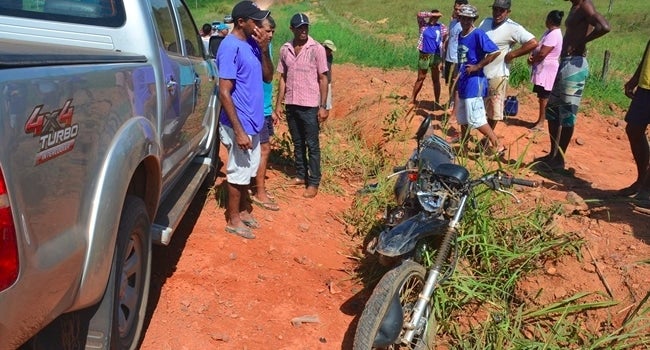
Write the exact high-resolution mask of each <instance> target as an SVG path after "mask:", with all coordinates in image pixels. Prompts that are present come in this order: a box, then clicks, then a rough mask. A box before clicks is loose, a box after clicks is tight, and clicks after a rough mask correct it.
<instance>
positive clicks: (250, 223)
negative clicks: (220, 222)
mask: <svg viewBox="0 0 650 350" xmlns="http://www.w3.org/2000/svg"><path fill="white" fill-rule="evenodd" d="M241 222H243V223H244V225H246V226H248V227H250V228H260V227H262V226H261V225H260V223H259V222H257V220H255V218H250V219H241Z"/></svg>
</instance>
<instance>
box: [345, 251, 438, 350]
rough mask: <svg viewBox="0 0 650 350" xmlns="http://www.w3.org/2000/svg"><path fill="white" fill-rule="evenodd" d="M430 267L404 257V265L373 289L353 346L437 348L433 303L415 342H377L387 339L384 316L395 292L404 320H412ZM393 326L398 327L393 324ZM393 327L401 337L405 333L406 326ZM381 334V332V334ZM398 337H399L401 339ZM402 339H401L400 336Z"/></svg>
mask: <svg viewBox="0 0 650 350" xmlns="http://www.w3.org/2000/svg"><path fill="white" fill-rule="evenodd" d="M425 274H426V270H425V269H424V267H423V266H422V265H420V264H416V263H414V262H411V261H404V262H402V264H401V265H399V266H397V267H395V268H394V269H392V270H390V271H388V272H387V273H386V274H385V275H384V277H382V278H381V280H380V281H379V283H377V286H376V287H375V289H374V290H373V292H372V295H371V296H370V298H369V299H368V301H367V302H366V306H365V307H364V309H363V312H362V313H361V317H359V322H358V324H357V330H356V332H355V335H354V342H353V345H352V349H353V350H371V349H415V350H423V349H429V348H431V349H433V348H435V346H434V345H433V343H434V331H433V328H435V327H433V324H432V322H431V320H430V316H431V304H429V305H428V306H427V310H426V312H425V315H424V318H425V319H426V320H427V321H426V322H425V325H424V326H423V327H422V328H421V329H419V330H418V331H417V332H416V335H415V338H414V339H413V343H411V344H388V345H386V344H382V345H380V346H376V345H375V343H376V342H377V341H379V340H380V339H382V340H383V339H385V338H384V337H383V336H382V335H379V334H380V332H383V330H385V329H384V327H382V324H383V323H384V317H385V316H386V315H387V313H388V310H389V308H390V307H391V302H393V300H394V296H396V295H397V296H398V297H399V304H400V307H401V309H402V310H401V311H402V314H403V315H404V322H406V321H409V320H410V315H411V308H412V307H413V306H414V304H415V302H416V300H417V298H418V295H419V294H420V293H421V292H422V289H423V288H424V277H425ZM392 328H395V326H394V325H393V327H392ZM391 331H396V332H395V334H397V332H399V338H401V336H402V335H403V333H404V329H403V328H402V329H401V330H396V329H392V330H391ZM384 334H386V333H384ZM378 335H379V336H378ZM399 338H398V339H399ZM398 342H399V340H398Z"/></svg>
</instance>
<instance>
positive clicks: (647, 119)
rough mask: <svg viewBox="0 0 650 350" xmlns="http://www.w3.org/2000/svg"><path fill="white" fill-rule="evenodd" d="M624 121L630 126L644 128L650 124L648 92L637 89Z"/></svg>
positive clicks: (649, 94)
mask: <svg viewBox="0 0 650 350" xmlns="http://www.w3.org/2000/svg"><path fill="white" fill-rule="evenodd" d="M625 121H626V122H627V123H628V124H631V125H638V126H639V127H642V128H644V129H645V128H646V127H647V126H648V124H650V90H647V89H644V88H641V87H637V88H636V91H635V92H634V98H633V99H632V102H631V103H630V108H629V109H628V110H627V113H626V114H625Z"/></svg>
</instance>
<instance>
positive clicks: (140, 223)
mask: <svg viewBox="0 0 650 350" xmlns="http://www.w3.org/2000/svg"><path fill="white" fill-rule="evenodd" d="M150 228H151V221H150V220H149V214H148V213H147V210H146V208H145V205H144V202H143V201H142V199H141V198H139V197H135V196H127V197H126V200H125V201H124V207H123V208H122V214H121V217H120V224H119V228H118V233H117V242H116V246H115V253H114V254H113V263H112V266H111V273H110V278H109V281H108V283H107V285H106V290H105V292H104V296H103V297H102V300H101V301H100V302H99V303H98V304H96V305H94V306H91V307H88V308H85V309H82V310H78V311H74V312H69V313H66V314H63V315H61V316H59V317H58V318H57V319H56V320H54V321H53V322H52V323H51V324H50V325H48V326H47V327H46V328H45V329H43V330H42V331H41V332H39V334H37V335H36V336H34V337H33V338H32V339H30V340H29V341H28V342H27V343H25V344H24V345H23V346H21V347H20V348H19V349H20V350H51V349H57V350H59V349H65V350H81V349H111V350H118V349H119V350H122V349H136V348H138V345H139V342H140V338H141V333H142V327H143V324H144V319H145V312H146V308H147V299H148V295H149V285H150V276H151V235H150V234H149V231H150Z"/></svg>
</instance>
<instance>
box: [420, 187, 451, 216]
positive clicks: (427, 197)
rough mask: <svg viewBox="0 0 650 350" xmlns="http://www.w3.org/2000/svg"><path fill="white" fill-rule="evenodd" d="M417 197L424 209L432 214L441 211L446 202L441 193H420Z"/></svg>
mask: <svg viewBox="0 0 650 350" xmlns="http://www.w3.org/2000/svg"><path fill="white" fill-rule="evenodd" d="M417 196H418V201H419V202H420V205H421V206H422V208H424V210H426V211H428V212H430V213H435V212H438V211H440V209H441V208H442V205H443V204H444V202H445V196H444V194H443V193H441V192H427V191H418V192H417Z"/></svg>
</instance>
